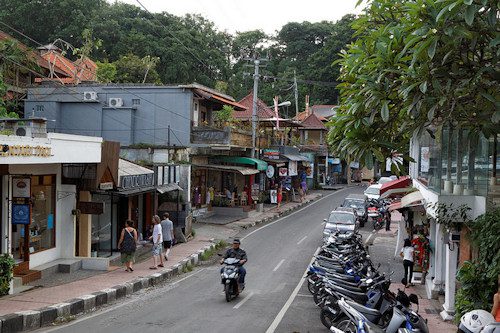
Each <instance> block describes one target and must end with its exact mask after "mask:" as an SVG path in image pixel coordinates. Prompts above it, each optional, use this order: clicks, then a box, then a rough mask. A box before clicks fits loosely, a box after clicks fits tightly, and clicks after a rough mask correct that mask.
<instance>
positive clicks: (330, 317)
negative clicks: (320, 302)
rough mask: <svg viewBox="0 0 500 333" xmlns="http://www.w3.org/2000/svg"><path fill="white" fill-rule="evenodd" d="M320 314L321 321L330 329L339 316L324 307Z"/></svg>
mask: <svg viewBox="0 0 500 333" xmlns="http://www.w3.org/2000/svg"><path fill="white" fill-rule="evenodd" d="M319 316H320V319H321V323H322V324H323V326H325V327H326V328H328V329H330V327H332V326H333V323H334V322H335V318H336V317H337V316H336V315H334V314H333V313H331V312H330V311H328V310H324V309H323V310H321V313H320V314H319Z"/></svg>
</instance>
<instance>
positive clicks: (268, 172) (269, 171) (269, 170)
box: [266, 165, 274, 178]
mask: <svg viewBox="0 0 500 333" xmlns="http://www.w3.org/2000/svg"><path fill="white" fill-rule="evenodd" d="M266 176H267V178H273V177H274V167H273V166H272V165H268V166H267V169H266Z"/></svg>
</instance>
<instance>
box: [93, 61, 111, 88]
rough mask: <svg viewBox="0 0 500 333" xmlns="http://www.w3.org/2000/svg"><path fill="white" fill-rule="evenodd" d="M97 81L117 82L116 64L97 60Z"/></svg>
mask: <svg viewBox="0 0 500 333" xmlns="http://www.w3.org/2000/svg"><path fill="white" fill-rule="evenodd" d="M96 65H97V81H99V82H102V83H110V82H115V78H116V65H115V64H114V63H112V62H108V61H107V60H105V61H104V62H100V61H97V62H96Z"/></svg>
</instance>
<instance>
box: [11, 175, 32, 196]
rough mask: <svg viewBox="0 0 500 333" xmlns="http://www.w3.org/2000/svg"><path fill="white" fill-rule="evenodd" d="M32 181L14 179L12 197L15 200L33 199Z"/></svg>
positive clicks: (28, 179)
mask: <svg viewBox="0 0 500 333" xmlns="http://www.w3.org/2000/svg"><path fill="white" fill-rule="evenodd" d="M30 185H31V179H30V178H14V179H12V196H13V197H14V198H29V197H31V186H30Z"/></svg>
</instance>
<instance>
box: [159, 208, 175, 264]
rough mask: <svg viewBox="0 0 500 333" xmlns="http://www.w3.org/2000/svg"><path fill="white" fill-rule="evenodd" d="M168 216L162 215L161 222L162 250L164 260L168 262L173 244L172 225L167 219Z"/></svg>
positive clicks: (167, 214) (166, 214)
mask: <svg viewBox="0 0 500 333" xmlns="http://www.w3.org/2000/svg"><path fill="white" fill-rule="evenodd" d="M169 217H170V214H169V213H165V214H163V221H161V231H162V234H163V249H164V250H165V253H164V258H165V260H168V256H169V255H170V250H171V249H172V245H173V242H174V239H175V238H174V223H173V222H172V221H170V219H169Z"/></svg>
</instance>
